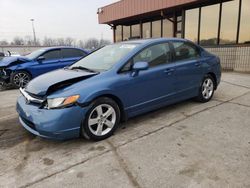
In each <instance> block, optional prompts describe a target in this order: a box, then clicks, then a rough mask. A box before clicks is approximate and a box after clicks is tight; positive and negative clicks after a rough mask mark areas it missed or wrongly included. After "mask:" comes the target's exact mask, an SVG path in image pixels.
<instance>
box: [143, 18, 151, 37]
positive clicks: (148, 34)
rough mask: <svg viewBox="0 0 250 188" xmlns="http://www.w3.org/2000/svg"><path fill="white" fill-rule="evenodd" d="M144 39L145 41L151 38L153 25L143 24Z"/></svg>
mask: <svg viewBox="0 0 250 188" xmlns="http://www.w3.org/2000/svg"><path fill="white" fill-rule="evenodd" d="M142 37H143V38H144V39H147V38H151V23H150V22H147V23H143V24H142Z"/></svg>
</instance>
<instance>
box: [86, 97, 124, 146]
mask: <svg viewBox="0 0 250 188" xmlns="http://www.w3.org/2000/svg"><path fill="white" fill-rule="evenodd" d="M119 122H120V109H119V106H118V105H117V104H116V102H115V101H113V100H112V99H110V98H107V97H103V98H99V99H97V100H95V101H94V102H93V103H92V105H91V107H90V109H89V111H88V112H87V114H86V116H85V120H84V123H83V125H82V135H83V136H84V137H85V138H86V139H91V140H95V141H99V140H103V139H106V138H108V137H110V136H111V135H112V134H113V133H114V131H115V129H116V128H117V126H118V124H119Z"/></svg>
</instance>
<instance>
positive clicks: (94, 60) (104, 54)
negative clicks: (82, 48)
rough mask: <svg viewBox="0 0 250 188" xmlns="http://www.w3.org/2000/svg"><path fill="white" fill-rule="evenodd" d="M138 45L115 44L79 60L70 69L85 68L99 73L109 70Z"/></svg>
mask: <svg viewBox="0 0 250 188" xmlns="http://www.w3.org/2000/svg"><path fill="white" fill-rule="evenodd" d="M137 45H138V44H113V45H108V46H105V47H103V48H101V49H100V50H97V51H95V52H93V53H92V54H90V55H88V56H87V57H85V58H83V59H81V60H79V61H78V62H76V63H75V64H73V65H72V66H71V67H70V68H71V69H74V68H77V67H84V68H87V69H89V70H94V71H98V72H101V71H106V70H109V69H111V67H112V66H113V65H115V64H116V63H117V62H118V61H120V60H121V59H122V58H123V57H125V56H126V55H127V54H128V53H129V52H131V51H132V50H133V49H134V48H135V47H136V46H137Z"/></svg>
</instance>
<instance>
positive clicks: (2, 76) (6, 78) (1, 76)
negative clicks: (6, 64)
mask: <svg viewBox="0 0 250 188" xmlns="http://www.w3.org/2000/svg"><path fill="white" fill-rule="evenodd" d="M10 75H11V71H9V70H7V69H5V68H0V82H3V83H5V84H9V83H10Z"/></svg>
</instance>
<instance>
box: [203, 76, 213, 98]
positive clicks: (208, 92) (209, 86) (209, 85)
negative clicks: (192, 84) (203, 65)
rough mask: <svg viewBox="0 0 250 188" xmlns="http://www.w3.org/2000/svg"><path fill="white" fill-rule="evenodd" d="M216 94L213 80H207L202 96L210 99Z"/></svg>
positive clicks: (204, 83)
mask: <svg viewBox="0 0 250 188" xmlns="http://www.w3.org/2000/svg"><path fill="white" fill-rule="evenodd" d="M213 92H214V84H213V80H211V78H206V79H205V80H204V82H203V84H202V95H203V97H204V98H205V99H210V98H211V97H212V95H213Z"/></svg>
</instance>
